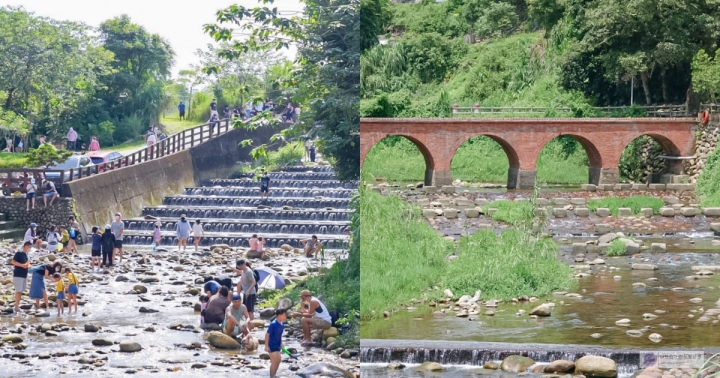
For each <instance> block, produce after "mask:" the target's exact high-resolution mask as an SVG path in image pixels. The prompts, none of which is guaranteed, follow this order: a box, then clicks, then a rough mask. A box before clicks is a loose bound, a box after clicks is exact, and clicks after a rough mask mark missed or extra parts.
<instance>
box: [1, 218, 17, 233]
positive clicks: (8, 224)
mask: <svg viewBox="0 0 720 378" xmlns="http://www.w3.org/2000/svg"><path fill="white" fill-rule="evenodd" d="M16 228H18V222H17V221H8V220H0V231H3V230H13V229H16Z"/></svg>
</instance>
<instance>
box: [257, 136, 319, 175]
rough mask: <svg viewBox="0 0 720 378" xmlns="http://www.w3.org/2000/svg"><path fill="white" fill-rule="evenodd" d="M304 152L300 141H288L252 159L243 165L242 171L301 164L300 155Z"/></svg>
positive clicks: (272, 169) (273, 168)
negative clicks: (264, 154) (265, 154)
mask: <svg viewBox="0 0 720 378" xmlns="http://www.w3.org/2000/svg"><path fill="white" fill-rule="evenodd" d="M304 154H305V146H304V145H303V142H302V141H295V142H290V143H288V144H286V145H284V146H282V147H280V148H278V149H277V150H276V151H270V152H268V154H267V157H261V158H260V159H258V160H253V161H252V163H251V164H250V165H248V166H244V167H243V171H246V172H249V171H253V170H257V169H260V170H267V171H277V170H279V169H280V168H282V167H285V166H288V165H302V160H301V159H302V157H303V155H304Z"/></svg>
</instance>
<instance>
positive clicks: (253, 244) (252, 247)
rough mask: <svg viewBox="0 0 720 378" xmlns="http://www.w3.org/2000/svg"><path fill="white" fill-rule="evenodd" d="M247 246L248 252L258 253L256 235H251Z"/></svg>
mask: <svg viewBox="0 0 720 378" xmlns="http://www.w3.org/2000/svg"><path fill="white" fill-rule="evenodd" d="M248 244H250V250H251V251H258V237H257V234H253V236H252V237H251V238H250V240H248Z"/></svg>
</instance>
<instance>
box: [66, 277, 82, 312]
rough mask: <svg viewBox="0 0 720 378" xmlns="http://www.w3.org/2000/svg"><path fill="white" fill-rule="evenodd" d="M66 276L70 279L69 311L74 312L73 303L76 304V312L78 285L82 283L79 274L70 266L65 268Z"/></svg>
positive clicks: (76, 306) (76, 308) (76, 307)
mask: <svg viewBox="0 0 720 378" xmlns="http://www.w3.org/2000/svg"><path fill="white" fill-rule="evenodd" d="M65 276H66V277H67V279H68V285H69V287H68V313H71V312H72V308H73V304H75V313H77V310H78V304H77V294H78V285H79V284H80V281H78V278H77V276H76V275H75V273H73V272H72V270H71V269H70V268H65Z"/></svg>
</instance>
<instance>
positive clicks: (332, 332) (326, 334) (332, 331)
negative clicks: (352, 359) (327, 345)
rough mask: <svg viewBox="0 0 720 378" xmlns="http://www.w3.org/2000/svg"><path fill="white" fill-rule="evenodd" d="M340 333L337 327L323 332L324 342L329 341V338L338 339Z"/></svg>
mask: <svg viewBox="0 0 720 378" xmlns="http://www.w3.org/2000/svg"><path fill="white" fill-rule="evenodd" d="M339 334H340V333H339V332H338V329H337V328H335V327H330V328H328V329H326V330H324V331H323V340H327V339H328V338H329V337H338V335H339Z"/></svg>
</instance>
